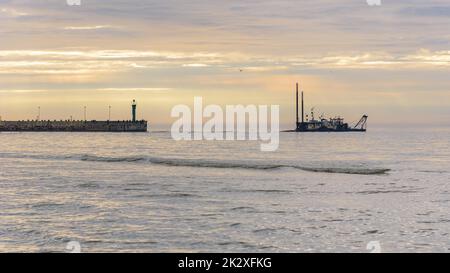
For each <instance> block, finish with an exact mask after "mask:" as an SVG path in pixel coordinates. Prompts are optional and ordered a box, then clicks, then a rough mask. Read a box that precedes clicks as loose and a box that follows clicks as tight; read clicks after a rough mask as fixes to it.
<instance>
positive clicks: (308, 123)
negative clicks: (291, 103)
mask: <svg viewBox="0 0 450 273" xmlns="http://www.w3.org/2000/svg"><path fill="white" fill-rule="evenodd" d="M298 95H299V92H298V83H297V93H296V118H297V119H296V128H295V130H293V132H366V131H367V118H368V116H367V115H363V116H362V118H361V119H360V120H359V121H358V123H357V124H356V125H355V126H350V125H349V124H348V123H345V122H344V119H343V118H341V117H335V118H329V119H326V118H324V117H320V118H319V119H315V117H314V108H312V109H311V116H308V115H305V111H304V100H303V91H302V93H301V96H302V97H301V99H302V102H301V103H302V104H301V111H302V113H301V115H302V116H301V121H300V119H299V112H298V111H299V101H298V99H299V97H298ZM305 118H306V119H305Z"/></svg>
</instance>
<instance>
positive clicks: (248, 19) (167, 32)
mask: <svg viewBox="0 0 450 273" xmlns="http://www.w3.org/2000/svg"><path fill="white" fill-rule="evenodd" d="M449 26H450V2H449V1H448V0H383V1H382V5H381V6H369V5H368V4H367V3H366V0H302V1H301V0H240V1H235V0H227V1H224V0H191V1H185V0H164V1H162V0H158V1H156V0H140V1H138V0H108V1H106V0H103V1H101V0H81V6H69V5H67V3H66V0H47V1H45V0H43V1H32V0H28V1H27V0H0V115H1V116H2V118H3V119H8V120H13V119H31V118H34V117H35V116H36V114H37V107H38V106H40V107H41V109H42V110H41V111H42V114H41V118H44V119H47V118H48V119H66V118H69V117H70V116H73V117H74V118H82V116H83V106H87V107H88V118H92V119H106V118H107V115H108V106H109V105H111V106H112V109H113V111H112V113H113V119H125V118H128V117H129V103H130V101H131V100H132V99H134V98H135V99H137V100H138V103H139V113H140V115H141V117H144V118H146V119H148V120H149V121H150V122H151V123H154V124H155V123H157V124H161V123H166V124H169V123H170V122H171V121H172V119H171V118H170V110H171V108H172V107H173V106H174V105H176V104H180V103H183V104H192V101H193V96H196V95H198V96H203V97H204V101H205V103H206V104H278V105H281V115H282V123H286V124H288V123H290V122H291V123H292V122H293V119H294V107H295V105H294V104H293V103H294V101H293V98H294V95H295V94H294V93H293V92H294V87H295V82H296V81H299V82H300V84H301V86H302V89H304V91H305V92H306V95H305V96H306V98H307V102H306V104H307V105H308V107H312V106H315V107H316V109H317V111H319V112H320V114H321V113H324V114H325V115H327V116H334V115H342V116H345V117H346V118H347V119H348V121H350V122H351V121H354V120H357V119H358V118H359V117H360V116H361V115H362V114H365V113H366V114H368V115H369V116H370V121H371V122H372V123H373V124H383V123H385V124H396V123H415V122H419V123H426V122H428V121H431V122H432V123H434V124H442V123H445V124H450V118H449V117H450V77H449V72H450V29H449Z"/></svg>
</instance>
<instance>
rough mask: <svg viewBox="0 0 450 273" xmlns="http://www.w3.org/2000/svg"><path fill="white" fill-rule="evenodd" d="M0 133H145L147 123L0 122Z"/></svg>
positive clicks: (143, 121)
mask: <svg viewBox="0 0 450 273" xmlns="http://www.w3.org/2000/svg"><path fill="white" fill-rule="evenodd" d="M0 132H147V121H145V120H141V121H135V122H133V121H96V120H92V121H78V120H77V121H71V120H66V121H56V120H55V121H50V120H40V121H37V120H32V121H0Z"/></svg>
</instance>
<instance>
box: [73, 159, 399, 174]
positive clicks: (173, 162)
mask: <svg viewBox="0 0 450 273" xmlns="http://www.w3.org/2000/svg"><path fill="white" fill-rule="evenodd" d="M81 160H82V161H94V162H149V163H151V164H158V165H166V166H173V167H197V168H219V169H254V170H274V169H281V168H292V169H298V170H302V171H306V172H316V173H340V174H358V175H382V174H387V173H388V172H389V171H391V169H387V168H361V167H312V166H300V165H293V164H270V163H261V162H251V161H225V160H220V161H218V160H217V161H214V160H205V159H180V158H162V157H140V156H136V157H101V156H93V155H83V156H82V157H81Z"/></svg>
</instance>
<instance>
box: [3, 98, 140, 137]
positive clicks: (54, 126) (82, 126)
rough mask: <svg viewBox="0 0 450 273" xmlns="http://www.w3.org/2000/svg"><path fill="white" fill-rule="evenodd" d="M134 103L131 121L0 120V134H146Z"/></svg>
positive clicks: (134, 102)
mask: <svg viewBox="0 0 450 273" xmlns="http://www.w3.org/2000/svg"><path fill="white" fill-rule="evenodd" d="M136 105H137V104H136V101H135V100H133V103H132V105H131V115H132V119H131V120H118V121H112V120H106V121H97V120H90V121H88V120H86V118H85V120H60V121H57V120H40V118H39V117H38V118H37V119H36V120H21V121H2V120H0V132H131V133H133V132H147V121H145V120H137V119H136Z"/></svg>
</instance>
